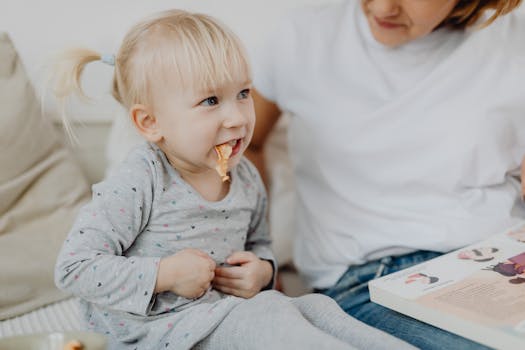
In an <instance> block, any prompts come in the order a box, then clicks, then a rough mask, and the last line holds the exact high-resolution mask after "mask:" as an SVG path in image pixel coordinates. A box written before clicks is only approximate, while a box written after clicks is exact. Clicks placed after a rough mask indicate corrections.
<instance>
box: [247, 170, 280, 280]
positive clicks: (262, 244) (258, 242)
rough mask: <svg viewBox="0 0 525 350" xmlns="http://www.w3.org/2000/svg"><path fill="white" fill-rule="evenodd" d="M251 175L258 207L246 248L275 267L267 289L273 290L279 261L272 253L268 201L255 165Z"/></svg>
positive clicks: (254, 214)
mask: <svg viewBox="0 0 525 350" xmlns="http://www.w3.org/2000/svg"><path fill="white" fill-rule="evenodd" d="M249 168H250V173H251V174H252V176H253V180H254V181H253V182H254V185H255V186H256V188H257V205H256V207H255V211H254V212H253V215H252V219H251V224H250V228H249V231H248V235H247V237H246V244H245V248H246V250H248V251H251V252H253V253H254V254H255V255H257V256H258V257H259V258H260V259H263V260H267V261H269V262H270V263H271V264H272V266H273V272H274V273H273V276H272V282H271V283H270V284H269V285H268V286H267V287H266V288H265V289H268V288H272V287H273V286H274V284H275V277H276V275H277V267H278V266H277V261H276V260H275V257H274V255H273V252H272V248H271V244H272V240H271V237H270V232H269V226H268V199H267V195H266V190H265V188H264V184H263V182H262V180H261V178H260V176H259V174H258V172H257V170H256V169H255V167H253V165H251V164H250V167H249Z"/></svg>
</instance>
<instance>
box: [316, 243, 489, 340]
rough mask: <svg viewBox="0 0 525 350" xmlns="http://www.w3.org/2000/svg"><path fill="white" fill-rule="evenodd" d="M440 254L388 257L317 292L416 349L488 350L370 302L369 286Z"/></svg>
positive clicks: (356, 268) (352, 271)
mask: <svg viewBox="0 0 525 350" xmlns="http://www.w3.org/2000/svg"><path fill="white" fill-rule="evenodd" d="M439 255H441V254H440V253H436V252H430V251H417V252H414V253H410V254H407V255H402V256H398V257H386V258H382V259H380V260H376V261H373V262H369V263H366V264H363V265H359V266H351V267H350V268H348V270H346V272H345V273H344V275H343V276H342V277H341V278H340V279H339V281H337V283H336V284H335V285H334V286H332V287H330V288H328V289H323V290H318V292H320V293H323V294H325V295H327V296H329V297H332V298H333V299H334V300H335V301H336V302H337V303H338V304H339V306H341V308H342V309H343V310H345V312H346V313H347V314H349V315H351V316H353V317H355V318H357V319H359V320H361V321H363V322H364V323H367V324H369V325H370V326H372V327H375V328H378V329H381V330H383V331H385V332H387V333H390V334H392V335H393V336H395V337H397V338H400V339H403V340H404V341H406V342H408V343H410V344H412V345H414V346H417V347H418V348H420V349H424V350H427V349H446V350H451V349H454V350H455V349H461V350H463V349H469V350H470V349H477V350H479V349H489V348H487V347H485V346H484V345H481V344H478V343H475V342H473V341H471V340H468V339H465V338H462V337H460V336H458V335H455V334H452V333H449V332H447V331H444V330H442V329H440V328H436V327H434V326H431V325H429V324H426V323H423V322H420V321H418V320H416V319H413V318H411V317H409V316H405V315H403V314H400V313H398V312H396V311H393V310H390V309H387V308H385V307H383V306H381V305H378V304H375V303H373V302H371V301H370V294H369V292H368V282H369V281H370V280H372V279H374V278H377V277H380V276H384V275H387V274H389V273H392V272H396V271H399V270H402V269H405V268H407V267H410V266H412V265H415V264H418V263H421V262H423V261H425V260H429V259H432V258H435V257H436V256H439Z"/></svg>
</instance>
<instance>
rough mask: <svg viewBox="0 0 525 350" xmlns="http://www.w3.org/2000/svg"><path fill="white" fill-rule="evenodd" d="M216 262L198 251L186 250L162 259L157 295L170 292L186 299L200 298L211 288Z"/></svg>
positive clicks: (156, 286) (156, 288) (156, 287)
mask: <svg viewBox="0 0 525 350" xmlns="http://www.w3.org/2000/svg"><path fill="white" fill-rule="evenodd" d="M214 270H215V261H213V259H212V258H210V257H209V256H208V254H206V253H204V252H202V251H200V250H197V249H184V250H181V251H180V252H178V253H176V254H174V255H171V256H167V257H165V258H162V259H161V260H160V263H159V271H158V273H157V284H156V285H155V293H161V292H166V291H170V292H173V293H175V294H177V295H180V296H182V297H184V298H188V299H193V298H198V297H200V296H202V295H204V293H206V291H207V290H208V288H210V285H211V282H212V280H213V277H214V276H215V273H214Z"/></svg>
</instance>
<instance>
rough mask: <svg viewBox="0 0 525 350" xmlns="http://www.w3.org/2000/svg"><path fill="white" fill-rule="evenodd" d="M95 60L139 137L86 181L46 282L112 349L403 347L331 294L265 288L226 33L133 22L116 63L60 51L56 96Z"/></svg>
mask: <svg viewBox="0 0 525 350" xmlns="http://www.w3.org/2000/svg"><path fill="white" fill-rule="evenodd" d="M92 61H103V62H105V63H109V64H111V65H114V69H115V73H114V82H113V96H114V97H115V98H116V99H117V100H118V101H119V102H120V103H121V104H122V105H123V106H124V107H125V108H126V110H128V111H129V117H130V118H131V121H132V122H133V124H134V126H135V127H136V129H137V130H138V132H139V133H140V135H142V137H143V138H144V140H145V142H144V143H143V144H141V145H139V146H137V147H136V148H135V149H133V150H132V151H131V152H130V154H129V156H128V157H127V159H126V161H125V162H124V163H123V164H122V165H121V166H120V167H119V168H118V169H116V170H115V171H114V172H113V173H112V174H111V175H110V176H109V177H108V178H107V179H106V180H104V181H103V182H101V183H99V184H96V185H94V186H93V198H92V200H91V202H90V203H89V204H87V205H86V206H85V207H83V208H82V209H81V212H80V213H79V216H78V218H77V220H76V221H75V223H74V225H73V228H72V229H71V231H70V233H69V235H68V237H67V239H66V241H65V243H64V245H63V247H62V250H61V252H60V254H59V257H58V261H57V264H56V271H55V279H56V284H57V286H58V287H59V288H61V289H63V290H65V291H68V292H71V293H73V294H74V295H76V296H78V297H79V298H80V299H81V304H82V309H83V310H82V311H83V314H84V316H85V319H86V322H87V325H88V327H89V328H90V329H91V330H93V331H96V332H100V333H103V334H106V335H107V337H108V341H109V347H110V348H114V349H137V350H138V349H189V348H197V349H227V350H231V349H285V348H286V349H331V350H335V349H351V348H356V347H357V348H367V349H381V348H383V349H402V348H408V347H409V346H408V345H406V344H405V343H403V342H401V341H399V340H397V339H395V338H393V337H391V336H389V335H387V334H385V333H382V332H380V331H377V330H374V329H372V328H370V327H368V326H366V325H364V324H363V323H360V322H359V321H356V320H355V319H353V318H351V317H349V316H347V315H346V314H345V313H344V312H343V311H342V310H340V309H339V307H338V306H337V304H336V303H335V302H334V301H332V300H331V299H330V298H328V297H325V296H322V295H316V294H310V295H306V296H303V297H299V298H290V297H287V296H285V295H283V294H280V293H278V292H276V291H272V290H271V288H272V286H273V283H274V277H275V273H276V269H277V265H276V263H275V260H274V258H273V255H272V252H271V250H270V238H269V235H268V227H267V224H266V221H265V217H266V206H267V200H266V195H265V190H264V187H263V184H262V182H261V179H260V178H259V175H258V173H257V171H256V169H255V168H254V166H253V165H252V164H251V163H250V162H249V161H248V160H247V159H245V158H243V152H244V151H245V150H246V147H247V146H248V144H249V142H250V139H251V137H252V133H253V128H254V123H255V113H254V108H253V102H252V98H251V95H250V89H251V76H250V68H249V64H248V62H247V58H246V55H245V52H244V50H243V48H242V46H241V44H240V43H239V40H238V38H237V37H236V36H235V35H234V34H233V33H232V32H231V31H230V30H228V29H227V28H225V27H224V26H222V25H220V24H219V23H217V21H216V20H214V19H212V18H210V17H208V16H205V15H200V14H191V13H188V12H184V11H178V10H172V11H167V12H163V13H161V14H159V15H157V16H155V17H153V18H150V19H147V20H145V21H143V22H141V23H139V24H137V25H136V26H134V27H133V28H132V29H131V30H130V31H129V32H128V34H127V35H126V37H125V38H124V41H123V43H122V45H121V48H120V50H119V51H118V54H117V55H116V57H114V58H113V57H112V56H105V55H102V56H101V55H100V54H99V53H97V52H93V51H90V50H84V49H77V50H71V51H68V52H66V53H64V55H63V57H62V59H61V60H60V61H59V66H58V67H59V69H58V71H57V75H56V76H57V85H56V89H55V92H56V94H57V96H58V98H59V99H62V100H63V99H65V98H66V97H68V96H69V95H71V94H72V93H79V94H82V90H81V88H80V82H79V80H80V76H81V73H82V71H83V68H84V67H85V65H86V64H88V63H89V62H92ZM62 102H63V101H62ZM65 123H66V127H67V125H68V124H67V120H66V121H65ZM226 174H227V175H226Z"/></svg>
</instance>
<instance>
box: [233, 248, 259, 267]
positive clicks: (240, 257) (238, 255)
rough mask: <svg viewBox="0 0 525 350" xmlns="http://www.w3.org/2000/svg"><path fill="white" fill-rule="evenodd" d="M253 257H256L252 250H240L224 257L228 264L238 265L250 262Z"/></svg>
mask: <svg viewBox="0 0 525 350" xmlns="http://www.w3.org/2000/svg"><path fill="white" fill-rule="evenodd" d="M254 258H257V257H256V256H255V255H254V254H253V253H252V252H246V251H241V252H234V253H232V255H230V256H229V257H228V258H227V259H226V262H227V263H228V264H230V265H238V264H245V263H247V262H250V261H252V260H254Z"/></svg>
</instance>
